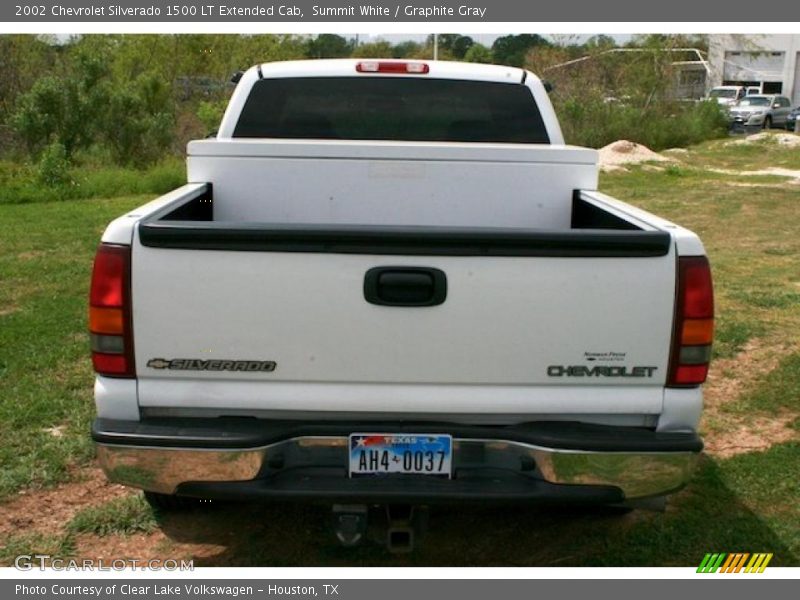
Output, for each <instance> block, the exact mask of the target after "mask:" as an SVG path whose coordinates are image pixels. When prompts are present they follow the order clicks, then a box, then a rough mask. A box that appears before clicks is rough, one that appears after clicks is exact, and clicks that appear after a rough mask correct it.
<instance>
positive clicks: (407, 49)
mask: <svg viewBox="0 0 800 600" xmlns="http://www.w3.org/2000/svg"><path fill="white" fill-rule="evenodd" d="M421 50H422V44H419V43H418V42H412V41H408V42H400V43H399V44H395V45H394V46H393V47H392V57H393V58H416V57H417V55H418V54H419V53H420V51H421Z"/></svg>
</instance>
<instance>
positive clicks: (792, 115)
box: [786, 106, 800, 131]
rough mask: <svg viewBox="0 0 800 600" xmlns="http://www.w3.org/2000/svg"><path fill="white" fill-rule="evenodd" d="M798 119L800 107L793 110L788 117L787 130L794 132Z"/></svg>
mask: <svg viewBox="0 0 800 600" xmlns="http://www.w3.org/2000/svg"><path fill="white" fill-rule="evenodd" d="M798 117H800V106H798V107H797V108H795V109H793V110H792V112H790V113H789V114H788V115H786V129H788V130H789V131H794V128H795V124H796V123H797V119H798Z"/></svg>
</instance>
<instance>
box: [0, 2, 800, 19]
mask: <svg viewBox="0 0 800 600" xmlns="http://www.w3.org/2000/svg"><path fill="white" fill-rule="evenodd" d="M746 4H749V3H746V2H745V0H726V2H725V3H724V5H723V4H721V3H720V2H718V1H716V0H715V1H712V0H700V1H698V0H671V1H670V2H642V1H641V0H602V1H600V0H571V1H570V2H555V1H552V0H539V1H537V2H524V1H520V0H491V1H490V0H460V1H459V0H436V1H425V0H410V1H408V0H406V1H403V0H390V1H386V0H374V1H372V2H363V3H358V2H346V1H342V0H336V1H332V0H325V1H323V0H291V1H287V2H285V3H274V2H269V1H261V0H222V2H221V3H217V2H215V0H203V1H195V0H172V1H171V2H164V1H158V0H108V1H105V0H57V1H53V0H32V1H31V0H16V1H14V0H12V2H11V3H5V2H3V3H2V5H0V21H2V22H10V23H14V22H17V23H54V22H81V23H91V22H116V23H142V22H162V23H164V22H167V23H168V22H187V21H190V22H204V21H205V22H209V23H212V22H231V23H233V22H265V23H269V22H272V23H289V22H294V23H325V22H329V23H337V22H373V23H375V22H378V23H381V22H384V23H392V22H394V23H410V22H416V23H419V22H435V23H448V22H452V23H459V22H483V23H493V22H529V23H532V22H540V23H541V22H570V21H580V22H606V23H608V22H628V23H631V22H708V23H716V22H719V21H720V20H721V18H720V17H721V14H720V13H721V10H720V9H721V7H722V6H724V11H722V12H724V17H722V20H725V21H729V22H758V21H761V22H766V21H770V20H775V19H776V18H778V19H781V17H787V16H788V15H777V14H775V13H772V12H770V11H755V12H754V11H751V10H744V8H745V5H746Z"/></svg>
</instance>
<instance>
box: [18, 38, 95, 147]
mask: <svg viewBox="0 0 800 600" xmlns="http://www.w3.org/2000/svg"><path fill="white" fill-rule="evenodd" d="M107 74H108V71H107V67H106V65H105V63H104V61H103V60H102V58H101V57H99V56H92V55H89V54H86V53H78V55H77V56H76V57H75V59H74V63H73V65H72V68H71V69H70V70H69V71H68V72H67V73H64V74H57V75H48V76H45V77H42V78H40V79H38V80H37V81H36V83H34V84H33V86H32V87H31V89H30V90H29V91H28V92H26V93H25V94H23V95H21V96H20V97H19V99H18V102H17V110H16V111H15V113H14V114H13V115H12V116H11V119H10V121H11V126H12V127H13V128H14V130H15V131H16V132H17V133H18V134H19V136H20V137H21V138H22V139H23V141H24V142H25V144H26V146H27V148H28V151H29V152H30V153H32V154H38V152H39V151H41V149H42V148H44V147H45V146H48V145H50V144H51V143H53V142H55V143H58V144H60V145H61V146H63V148H64V152H65V153H66V157H67V159H69V158H70V157H71V156H72V154H73V153H74V152H75V151H76V150H78V149H80V148H84V147H86V146H88V145H89V144H91V142H92V140H93V135H94V133H95V128H94V125H95V123H96V122H97V119H96V116H97V114H98V111H99V110H102V107H104V106H105V105H106V102H107V99H108V98H107V93H108V86H107V85H106V82H105V81H104V79H105V78H106V77H107Z"/></svg>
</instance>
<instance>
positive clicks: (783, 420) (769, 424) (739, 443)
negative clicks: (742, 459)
mask: <svg viewBox="0 0 800 600" xmlns="http://www.w3.org/2000/svg"><path fill="white" fill-rule="evenodd" d="M795 419H797V415H795V414H790V413H786V414H783V415H780V416H775V417H770V418H766V417H758V418H753V419H751V420H750V421H749V422H748V423H737V422H735V420H734V419H731V422H730V423H729V426H728V427H726V430H725V432H724V434H722V435H714V436H706V437H705V451H706V452H708V453H709V454H713V455H714V456H718V457H720V458H728V457H731V456H735V455H737V454H743V453H745V452H757V451H763V450H768V449H769V448H771V447H772V446H774V445H775V444H782V443H784V442H789V441H791V440H793V439H795V438H796V437H797V431H796V430H794V429H792V428H791V424H792V423H793V422H794V420H795Z"/></svg>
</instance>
